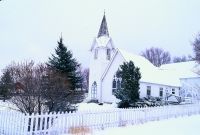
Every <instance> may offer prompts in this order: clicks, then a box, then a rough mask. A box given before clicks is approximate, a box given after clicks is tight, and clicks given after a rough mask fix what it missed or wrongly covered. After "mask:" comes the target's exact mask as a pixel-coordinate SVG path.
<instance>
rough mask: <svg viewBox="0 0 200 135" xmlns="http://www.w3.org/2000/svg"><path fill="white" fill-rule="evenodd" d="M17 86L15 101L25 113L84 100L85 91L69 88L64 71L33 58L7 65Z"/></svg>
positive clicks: (62, 108)
mask: <svg viewBox="0 0 200 135" xmlns="http://www.w3.org/2000/svg"><path fill="white" fill-rule="evenodd" d="M6 71H9V73H10V75H11V77H12V80H13V83H14V85H15V88H14V89H13V90H12V98H11V100H12V102H13V103H14V104H15V105H16V106H17V107H18V108H19V109H20V111H21V112H23V113H29V114H31V113H42V112H51V111H67V110H69V107H71V106H70V105H71V104H73V103H77V102H80V101H82V99H83V98H84V93H80V92H76V91H75V90H71V89H70V85H71V84H70V81H69V80H67V78H66V76H65V74H63V73H59V72H58V71H54V70H52V69H49V68H48V67H47V66H46V65H45V64H39V65H35V64H34V62H33V61H27V62H22V63H18V64H16V63H12V64H11V65H10V66H8V67H7V68H6Z"/></svg>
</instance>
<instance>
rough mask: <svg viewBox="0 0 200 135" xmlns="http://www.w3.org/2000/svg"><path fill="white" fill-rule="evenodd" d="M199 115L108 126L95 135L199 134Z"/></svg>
mask: <svg viewBox="0 0 200 135" xmlns="http://www.w3.org/2000/svg"><path fill="white" fill-rule="evenodd" d="M199 125H200V115H195V116H190V117H183V118H177V119H175V118H173V119H168V120H163V121H154V122H148V123H145V124H142V125H135V126H127V127H117V128H108V129H106V130H103V131H97V132H95V133H93V134H95V135H130V134H135V135H199Z"/></svg>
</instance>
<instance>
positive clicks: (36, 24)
mask: <svg viewBox="0 0 200 135" xmlns="http://www.w3.org/2000/svg"><path fill="white" fill-rule="evenodd" d="M199 6H200V1H199V0H4V1H2V2H0V69H2V68H4V67H5V66H6V65H8V64H9V63H11V61H22V60H27V59H33V60H35V61H36V62H44V61H46V60H47V59H48V57H49V56H50V55H51V53H53V52H54V49H55V47H56V46H57V40H58V39H59V36H60V33H61V32H62V35H63V38H64V43H65V45H66V46H68V48H69V49H71V50H72V52H73V54H74V56H75V57H76V59H77V60H78V61H79V62H81V63H82V65H83V66H84V67H87V66H88V64H89V62H88V60H89V59H88V57H89V51H88V50H89V48H90V46H91V44H92V40H93V38H94V37H95V36H97V33H98V29H99V26H100V23H101V19H102V17H103V11H104V9H105V10H106V17H107V18H106V19H107V23H108V28H109V33H110V36H111V37H112V38H113V41H114V44H115V46H116V47H118V48H122V49H125V50H128V51H130V52H132V53H136V54H138V53H140V52H141V51H142V50H144V49H145V48H149V47H151V46H155V47H161V48H163V49H165V50H167V51H169V52H170V53H171V54H172V56H180V55H188V54H192V53H193V52H192V46H191V42H192V41H193V39H194V37H195V36H196V34H197V33H198V32H199V31H200V17H199V13H200V8H199Z"/></svg>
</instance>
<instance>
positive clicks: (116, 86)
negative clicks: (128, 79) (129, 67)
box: [112, 75, 123, 94]
mask: <svg viewBox="0 0 200 135" xmlns="http://www.w3.org/2000/svg"><path fill="white" fill-rule="evenodd" d="M112 84H113V85H112V93H113V94H114V93H115V91H116V90H118V89H121V88H123V86H122V79H121V78H118V77H117V76H116V75H114V77H113V82H112Z"/></svg>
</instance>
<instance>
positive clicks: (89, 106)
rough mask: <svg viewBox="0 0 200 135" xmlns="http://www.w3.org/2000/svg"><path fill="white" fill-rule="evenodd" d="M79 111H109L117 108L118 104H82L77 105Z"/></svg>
mask: <svg viewBox="0 0 200 135" xmlns="http://www.w3.org/2000/svg"><path fill="white" fill-rule="evenodd" d="M77 106H78V111H88V110H107V109H113V108H116V107H117V105H116V104H103V105H98V104H96V103H80V104H78V105H77Z"/></svg>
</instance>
